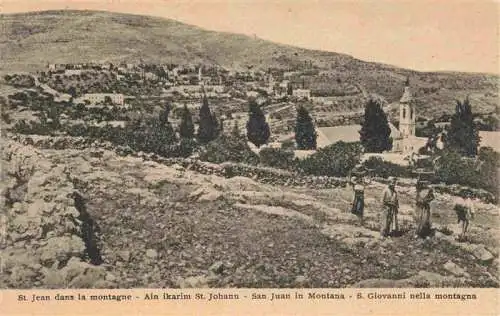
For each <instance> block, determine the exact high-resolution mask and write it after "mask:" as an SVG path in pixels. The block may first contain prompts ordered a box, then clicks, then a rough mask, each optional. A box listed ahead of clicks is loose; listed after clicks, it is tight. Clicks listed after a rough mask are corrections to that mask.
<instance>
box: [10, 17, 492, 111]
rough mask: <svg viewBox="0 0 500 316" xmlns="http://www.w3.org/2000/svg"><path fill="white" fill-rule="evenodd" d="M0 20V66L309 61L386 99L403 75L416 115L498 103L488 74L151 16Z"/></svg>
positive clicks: (289, 64) (291, 64)
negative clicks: (432, 68)
mask: <svg viewBox="0 0 500 316" xmlns="http://www.w3.org/2000/svg"><path fill="white" fill-rule="evenodd" d="M1 19H2V21H1V23H2V30H3V32H2V34H0V51H1V52H2V58H1V61H0V71H2V72H5V71H14V70H34V69H37V68H38V69H39V68H40V67H44V66H45V65H46V64H47V63H76V62H86V61H102V62H113V63H117V62H120V61H126V62H139V61H141V60H143V61H145V62H150V63H179V64H183V63H210V64H219V65H222V66H224V67H227V68H231V69H248V68H253V69H256V68H260V69H267V68H268V67H277V68H283V69H294V68H297V67H299V66H300V65H303V64H304V61H312V62H313V65H314V67H316V68H318V69H321V70H328V71H329V72H330V78H331V79H327V80H331V81H332V82H349V83H351V84H360V85H362V86H363V87H364V88H365V89H366V91H368V92H373V93H377V94H379V95H382V96H384V97H385V98H386V99H387V100H388V101H389V102H392V101H396V100H397V99H398V98H399V97H400V96H401V87H402V85H403V83H404V80H405V78H406V76H410V77H411V82H412V86H413V87H414V88H415V90H416V97H417V101H418V103H419V109H420V111H421V112H420V113H421V114H422V115H428V116H432V115H437V114H440V113H442V112H443V111H447V112H449V111H450V110H452V109H454V104H455V103H454V99H455V98H463V97H465V95H467V94H470V96H471V101H472V103H473V105H474V106H475V111H476V112H480V113H485V112H495V111H496V108H497V107H498V76H495V75H488V74H468V73H453V72H441V73H423V72H415V71H411V70H408V69H401V68H397V67H393V66H389V65H384V64H378V63H369V62H364V61H361V60H358V59H355V58H353V57H351V56H348V55H344V54H338V53H333V52H322V51H315V50H307V49H302V48H296V47H292V46H288V45H281V44H276V43H272V42H269V41H264V40H261V39H257V38H252V37H248V36H244V35H237V34H229V33H220V32H213V31H207V30H203V29H201V28H198V27H195V26H191V25H186V24H183V23H180V22H176V21H173V20H168V19H162V18H156V17H146V16H138V15H129V14H117V13H107V12H95V11H45V12H38V13H22V14H10V15H1Z"/></svg>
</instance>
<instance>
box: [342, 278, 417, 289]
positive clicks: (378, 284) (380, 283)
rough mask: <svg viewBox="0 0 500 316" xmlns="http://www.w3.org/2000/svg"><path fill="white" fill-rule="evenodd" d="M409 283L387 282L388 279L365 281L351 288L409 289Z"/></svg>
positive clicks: (399, 281) (405, 281) (404, 281)
mask: <svg viewBox="0 0 500 316" xmlns="http://www.w3.org/2000/svg"><path fill="white" fill-rule="evenodd" d="M409 286H410V282H409V281H408V280H406V279H403V280H389V279H367V280H363V281H360V282H357V283H355V284H353V285H352V286H351V287H356V288H402V287H409Z"/></svg>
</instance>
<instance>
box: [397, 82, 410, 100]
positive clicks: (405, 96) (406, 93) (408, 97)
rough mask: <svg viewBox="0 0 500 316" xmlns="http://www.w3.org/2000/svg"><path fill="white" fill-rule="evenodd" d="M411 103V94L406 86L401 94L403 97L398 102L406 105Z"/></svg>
mask: <svg viewBox="0 0 500 316" xmlns="http://www.w3.org/2000/svg"><path fill="white" fill-rule="evenodd" d="M410 101H411V93H410V87H408V86H406V87H405V91H404V92H403V96H402V97H401V99H400V100H399V102H400V103H408V102H410Z"/></svg>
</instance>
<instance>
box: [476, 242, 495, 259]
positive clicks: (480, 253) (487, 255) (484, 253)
mask: <svg viewBox="0 0 500 316" xmlns="http://www.w3.org/2000/svg"><path fill="white" fill-rule="evenodd" d="M472 254H473V255H474V257H476V258H477V259H478V260H479V261H481V263H491V262H492V261H493V260H494V259H495V257H494V256H493V255H492V254H491V252H489V251H488V250H486V248H485V247H484V246H483V245H480V246H478V247H476V248H475V249H474V251H473V252H472Z"/></svg>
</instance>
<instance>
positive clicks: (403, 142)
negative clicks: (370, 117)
mask: <svg viewBox="0 0 500 316" xmlns="http://www.w3.org/2000/svg"><path fill="white" fill-rule="evenodd" d="M416 114H417V113H416V109H415V103H414V102H413V98H412V95H411V92H410V86H409V82H408V81H407V82H406V85H405V87H404V92H403V96H402V97H401V99H400V100H399V129H396V128H395V127H394V126H393V125H392V124H390V123H389V125H390V127H391V137H392V139H393V143H392V151H393V152H395V153H401V154H403V155H410V154H412V153H418V150H419V149H420V148H421V147H423V146H425V144H426V142H427V138H425V137H417V136H415V129H416V116H417V115H416Z"/></svg>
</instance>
